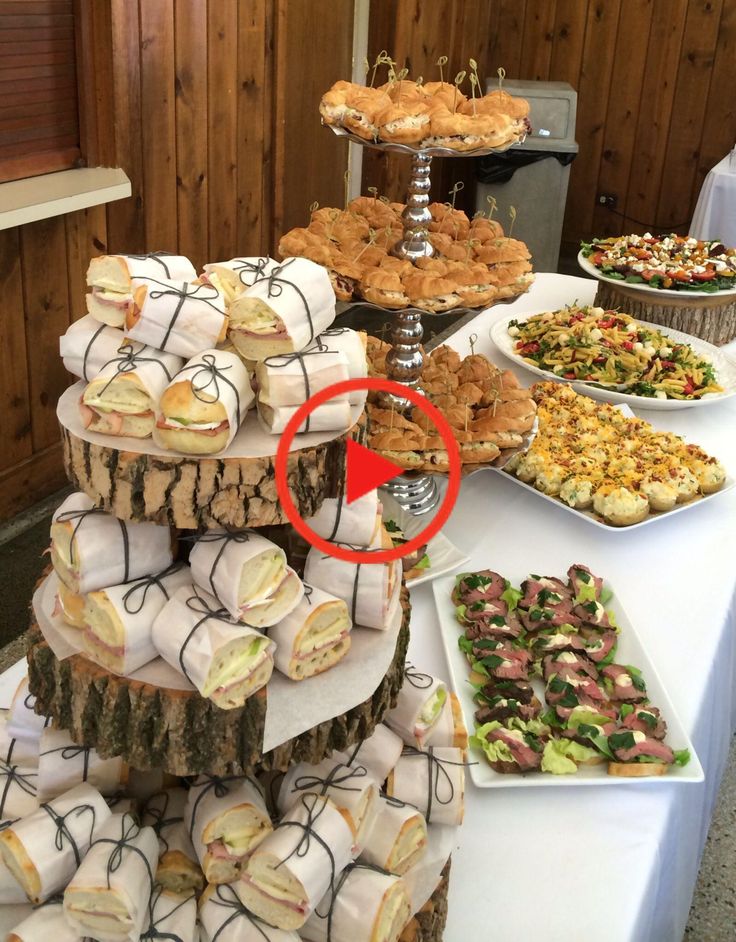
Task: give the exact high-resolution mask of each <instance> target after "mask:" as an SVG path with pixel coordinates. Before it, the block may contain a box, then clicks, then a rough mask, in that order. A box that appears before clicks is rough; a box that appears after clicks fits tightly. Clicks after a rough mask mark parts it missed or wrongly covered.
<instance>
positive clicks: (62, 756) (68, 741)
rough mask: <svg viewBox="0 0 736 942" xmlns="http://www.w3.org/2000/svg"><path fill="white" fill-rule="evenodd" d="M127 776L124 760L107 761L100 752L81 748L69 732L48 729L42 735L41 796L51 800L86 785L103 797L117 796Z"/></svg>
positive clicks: (39, 778) (39, 772)
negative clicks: (71, 789)
mask: <svg viewBox="0 0 736 942" xmlns="http://www.w3.org/2000/svg"><path fill="white" fill-rule="evenodd" d="M126 777H127V766H126V765H125V763H124V762H123V760H122V759H121V758H120V756H115V757H113V758H112V759H103V758H102V756H100V755H99V754H98V752H97V750H96V749H92V748H89V747H86V746H78V745H77V744H76V743H75V742H74V741H73V739H72V737H71V736H70V735H69V733H68V732H67V731H66V730H65V729H51V728H48V729H45V730H44V731H43V733H41V744H40V757H39V762H38V796H39V798H40V800H41V801H50V800H51V799H52V798H56V797H58V796H59V795H63V794H64V792H68V791H69V789H70V788H74V786H75V785H79V784H81V783H82V782H88V783H89V784H90V785H94V787H95V788H96V789H97V790H98V791H99V792H100V793H101V794H103V795H115V794H116V793H117V792H119V791H120V790H121V789H122V786H123V785H124V784H125V780H126Z"/></svg>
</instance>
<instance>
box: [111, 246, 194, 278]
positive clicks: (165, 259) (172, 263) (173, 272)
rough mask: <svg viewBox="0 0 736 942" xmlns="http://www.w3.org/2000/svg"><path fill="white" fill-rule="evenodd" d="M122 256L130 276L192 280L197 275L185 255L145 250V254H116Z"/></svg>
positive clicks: (118, 256)
mask: <svg viewBox="0 0 736 942" xmlns="http://www.w3.org/2000/svg"><path fill="white" fill-rule="evenodd" d="M115 258H122V259H124V261H125V265H126V267H127V269H128V274H129V275H130V277H131V279H132V278H176V279H178V280H181V281H193V280H194V279H195V278H196V277H197V272H196V269H195V268H194V265H192V263H191V262H190V261H189V259H188V258H187V257H186V256H185V255H169V253H168V252H147V253H146V254H145V255H116V256H115Z"/></svg>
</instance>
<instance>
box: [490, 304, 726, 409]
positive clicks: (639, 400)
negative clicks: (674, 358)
mask: <svg viewBox="0 0 736 942" xmlns="http://www.w3.org/2000/svg"><path fill="white" fill-rule="evenodd" d="M543 313H546V312H544V311H536V312H534V313H530V314H524V315H523V316H522V317H518V316H514V315H511V316H509V317H505V318H504V319H503V320H500V321H497V322H496V323H495V324H494V325H493V327H492V328H491V330H490V336H491V340H492V341H493V342H494V343H495V345H496V346H497V347H498V349H499V351H500V352H501V353H502V354H503V355H504V356H505V357H506V359H508V360H511V362H512V363H515V364H517V365H518V366H523V367H524V369H525V370H529V372H530V373H534V374H535V376H541V377H542V378H543V379H548V380H554V382H556V383H567V384H568V385H571V386H572V388H573V389H574V390H575V391H576V392H579V393H582V394H583V395H585V396H590V397H591V399H598V400H601V401H603V402H614V403H625V404H626V405H630V406H634V407H637V408H639V409H649V410H651V411H653V412H654V411H661V412H671V411H674V410H676V409H693V408H695V407H697V406H709V405H713V404H714V403H718V402H724V401H725V400H726V399H730V398H731V396H736V363H734V361H733V360H732V359H731V357H729V356H728V355H727V354H726V353H724V352H723V350H721V349H720V348H719V347H715V346H713V344H711V343H707V341H705V340H701V339H700V338H699V337H693V336H692V335H691V334H684V333H682V332H681V331H679V330H672V329H670V328H669V327H662V326H660V325H659V324H650V323H648V322H647V321H637V323H638V324H641V325H642V327H648V328H651V329H652V330H658V331H660V333H662V334H664V336H665V337H668V338H669V339H671V340H673V341H674V342H675V343H687V344H689V345H690V346H691V347H692V348H693V350H694V351H695V352H696V353H698V354H701V355H702V356H703V357H704V358H705V359H707V360H709V361H710V362H711V363H712V364H713V366H714V367H715V369H716V381H717V382H718V384H719V385H720V386H723V389H724V391H723V392H722V393H709V394H708V395H706V396H703V398H702V399H655V398H653V397H651V398H650V397H649V396H635V395H633V394H632V393H626V392H620V391H619V390H617V389H607V388H606V387H604V386H596V385H594V384H591V383H586V382H585V381H584V380H569V379H565V378H564V377H563V376H557V375H556V374H555V373H552V372H550V371H549V370H543V369H540V368H539V367H538V366H534V365H533V364H531V363H527V361H526V360H525V359H524V357H522V356H520V355H519V354H518V353H516V351H515V350H514V343H515V338H514V337H511V336H509V332H508V325H509V324H510V323H511V321H513V320H516V321H519V320H528V319H529V318H530V317H534V315H535V314H543Z"/></svg>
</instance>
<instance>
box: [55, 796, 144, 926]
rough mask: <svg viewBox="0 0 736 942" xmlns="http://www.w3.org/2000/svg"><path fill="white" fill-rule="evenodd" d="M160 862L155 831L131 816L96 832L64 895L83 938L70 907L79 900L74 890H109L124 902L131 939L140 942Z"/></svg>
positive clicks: (69, 915)
mask: <svg viewBox="0 0 736 942" xmlns="http://www.w3.org/2000/svg"><path fill="white" fill-rule="evenodd" d="M123 841H124V843H123ZM157 861H158V839H157V837H156V834H155V832H154V830H153V828H148V827H140V826H139V825H138V824H137V823H136V821H135V818H134V817H133V816H132V815H129V814H114V815H111V816H110V817H109V818H108V819H107V821H105V823H104V824H103V825H102V826H101V827H100V828H99V829H98V830H97V831H96V833H95V839H94V842H93V844H92V846H91V847H90V849H89V851H88V852H87V856H86V857H85V858H84V860H83V861H82V865H81V866H80V868H79V869H78V870H77V872H76V873H75V874H74V876H73V877H72V880H71V882H70V883H69V886H68V887H67V889H66V891H65V893H64V913H65V915H66V918H67V919H68V920H69V922H70V923H71V925H72V926H74V927H76V928H77V930H78V931H79V934H80V935H84V934H85V928H84V924H83V923H82V922H80V921H79V919H78V917H77V914H76V913H75V912H74V910H73V909H72V908H71V905H70V904H71V903H72V901H73V900H74V898H75V894H74V890H93V891H94V890H106V889H108V888H109V889H110V890H112V892H113V893H114V894H115V896H117V897H118V898H119V899H120V901H121V902H122V903H123V905H124V906H125V908H126V909H127V912H128V915H129V916H130V918H131V920H132V923H133V926H132V928H131V930H130V932H129V933H128V935H127V939H128V940H129V942H138V939H139V937H140V934H141V930H142V929H143V928H144V923H145V922H146V919H147V915H148V903H149V900H150V898H151V893H152V892H153V888H154V874H155V873H156V863H157ZM77 899H78V897H77ZM87 934H89V933H88V931H87ZM119 937H120V936H119V934H118V935H113V934H106V933H104V932H99V931H96V933H95V938H97V939H99V940H100V942H104V940H105V939H106V938H107V939H111V940H112V939H115V938H119Z"/></svg>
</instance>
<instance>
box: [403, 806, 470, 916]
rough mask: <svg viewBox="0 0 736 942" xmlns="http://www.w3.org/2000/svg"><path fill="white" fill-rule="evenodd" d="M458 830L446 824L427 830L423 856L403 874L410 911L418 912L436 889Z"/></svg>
mask: <svg viewBox="0 0 736 942" xmlns="http://www.w3.org/2000/svg"><path fill="white" fill-rule="evenodd" d="M458 833H459V832H458V829H457V828H456V827H452V826H450V825H446V824H433V825H432V826H431V827H430V828H428V830H427V834H428V838H429V839H428V841H427V850H426V851H425V853H424V856H423V857H422V859H421V860H420V861H419V863H417V864H415V866H413V867H412V868H411V870H408V871H407V872H406V873H405V874H404V883H405V884H406V888H407V889H408V891H409V896H410V897H411V911H412V913H416V912H418V911H419V910H420V909H421V908H422V906H424V904H425V903H426V902H427V900H428V899H429V897H430V896H431V895H432V894H433V893H434V891H435V890H436V889H437V884H438V883H439V882H440V876H441V874H442V870H443V868H444V866H445V864H446V863H447V860H448V858H449V856H450V854H451V853H452V851H453V848H454V847H455V846H456V845H457V839H458Z"/></svg>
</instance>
